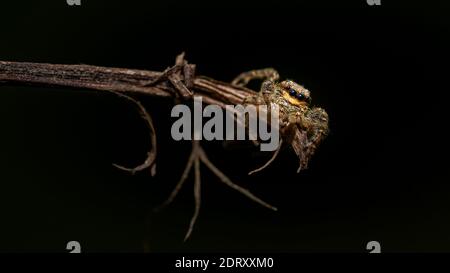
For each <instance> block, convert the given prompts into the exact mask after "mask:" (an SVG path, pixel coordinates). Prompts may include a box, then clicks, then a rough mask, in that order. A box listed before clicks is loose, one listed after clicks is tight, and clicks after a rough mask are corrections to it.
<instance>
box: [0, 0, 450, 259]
mask: <svg viewBox="0 0 450 273" xmlns="http://www.w3.org/2000/svg"><path fill="white" fill-rule="evenodd" d="M391 2H392V1H389V2H388V1H383V0H382V5H381V6H369V5H367V3H366V1H365V0H358V1H345V3H344V1H312V0H310V1H293V2H292V3H288V2H284V1H271V2H262V1H209V2H193V1H126V2H125V1H86V0H85V1H83V0H82V5H81V6H80V7H69V6H68V5H67V4H66V2H65V1H63V0H60V1H51V2H50V1H48V2H46V3H40V2H37V1H33V2H32V1H6V2H5V3H2V4H1V7H0V35H1V36H0V41H1V43H0V59H1V60H9V61H32V62H50V63H65V64H80V63H84V64H92V65H100V66H112V67H129V68H140V69H148V70H163V69H164V68H166V67H167V66H169V65H172V64H173V62H174V58H175V56H176V55H177V54H179V53H180V52H182V51H185V52H186V54H187V59H188V60H189V61H190V62H191V63H195V64H197V68H198V73H200V74H203V75H207V76H210V77H213V78H216V79H220V80H224V81H230V80H231V79H232V78H233V77H234V76H235V75H237V74H239V73H240V72H242V71H246V70H250V69H255V68H263V67H274V68H276V69H278V71H279V72H280V74H281V75H282V77H283V78H291V79H294V80H296V81H297V82H299V83H302V84H304V85H305V86H306V87H307V88H308V89H310V90H311V91H312V96H313V102H314V104H315V105H319V106H321V107H323V108H325V109H326V110H327V112H328V113H329V115H330V119H331V134H330V136H329V137H328V138H327V140H326V141H325V142H324V143H323V145H322V146H321V147H320V149H319V150H318V152H317V154H316V156H315V157H314V158H313V160H312V162H311V164H310V169H309V170H307V171H305V172H303V173H301V174H296V167H297V160H296V157H295V155H294V153H293V152H292V151H291V150H285V151H283V153H282V154H281V156H280V157H279V159H278V160H277V161H276V162H275V163H274V164H273V165H272V166H271V167H270V168H268V169H267V170H265V171H264V172H262V173H259V174H257V175H255V176H251V177H248V176H247V175H246V173H247V172H248V171H249V170H251V169H253V168H255V167H258V166H260V165H261V163H263V162H264V161H265V160H266V159H267V158H268V156H269V155H267V154H255V153H247V152H243V151H239V150H226V149H224V148H223V147H222V145H221V143H205V147H206V148H207V151H208V153H209V156H210V158H211V160H212V161H213V162H214V163H216V165H217V166H219V167H220V168H221V169H222V170H223V171H225V172H226V173H227V174H228V175H229V176H230V177H231V178H232V179H233V180H234V181H236V182H238V183H239V184H240V185H243V186H245V187H247V188H249V189H250V190H251V191H252V192H254V193H255V194H257V195H258V196H260V197H262V198H263V199H264V200H266V201H268V202H270V203H272V204H274V205H276V206H277V207H278V208H279V211H278V212H276V213H274V212H272V211H269V210H267V209H265V208H262V207H260V206H259V205H257V204H254V203H252V202H250V201H249V200H247V199H246V198H245V197H244V196H241V195H240V194H238V193H236V192H234V191H233V190H232V189H230V188H227V187H226V186H225V185H223V184H221V183H220V182H219V181H217V179H216V178H215V177H214V176H212V175H211V174H210V173H209V172H208V171H207V170H206V168H203V176H202V179H203V188H202V190H203V192H202V197H203V200H202V201H203V202H202V209H201V212H200V217H199V219H198V222H197V225H196V228H195V230H194V233H193V235H192V238H191V239H190V240H189V241H188V242H186V243H183V237H184V234H185V232H186V230H187V226H188V223H189V219H190V217H191V215H192V213H193V204H194V203H193V195H192V180H189V183H188V184H187V186H185V188H184V189H183V190H182V192H181V193H180V195H179V197H178V198H177V200H176V201H175V203H174V204H173V205H171V206H170V207H168V208H167V209H166V210H164V211H162V212H160V213H157V214H156V213H153V212H152V208H153V207H154V206H155V205H157V204H159V203H160V202H162V201H163V200H164V199H165V198H166V196H167V195H168V194H169V192H170V191H171V189H172V187H173V186H174V185H175V183H176V181H177V180H178V177H179V176H180V175H181V172H182V170H183V168H184V162H185V161H186V159H187V157H188V154H189V150H190V144H189V143H188V142H175V141H173V140H172V139H171V136H170V126H171V124H172V122H173V119H171V118H170V110H171V107H172V105H171V102H170V101H167V100H164V99H155V98H145V97H143V98H141V99H142V101H143V103H144V104H145V105H146V107H147V108H148V109H149V111H150V112H151V114H152V115H153V118H154V120H155V124H156V127H157V130H158V145H159V146H158V149H159V155H158V159H157V160H158V161H157V167H158V169H157V171H158V175H157V176H156V177H154V178H152V177H151V176H150V175H149V172H143V173H140V174H137V175H135V176H131V175H128V174H126V173H123V172H121V171H119V170H117V169H115V168H114V167H113V166H112V165H111V163H120V164H124V165H129V166H131V165H133V164H137V163H139V162H140V161H141V160H142V159H143V158H144V156H145V153H146V151H147V149H148V143H149V141H148V138H147V134H146V131H145V129H146V128H145V125H144V124H143V123H142V121H141V119H140V117H139V115H138V114H137V113H136V112H135V111H134V108H133V107H132V106H131V105H130V104H129V103H127V102H126V101H123V100H121V99H119V98H117V97H115V96H113V95H110V94H107V93H102V92H96V91H89V90H70V89H62V88H37V87H33V88H31V87H12V86H7V85H2V86H0V111H1V112H0V124H1V135H0V200H1V201H0V208H1V209H0V213H1V214H0V215H1V225H0V251H8V252H9V251H14V252H15V251H17V252H22V251H33V252H34V251H39V252H40V251H61V252H65V251H66V250H65V246H66V243H67V242H68V241H71V240H77V241H79V242H80V243H81V245H82V251H84V252H100V251H101V252H103V251H108V252H109V251H111V252H143V251H150V252H173V251H183V252H184V251H186V252H190V251H202V252H209V251H212V252H216V251H220V252H228V251H230V252H233V251H237V252H247V251H250V252H366V249H365V246H366V243H367V242H368V241H371V240H377V241H379V242H380V243H381V246H382V251H385V252H401V251H408V252H416V251H419V252H434V251H449V250H450V232H449V230H450V200H449V193H450V187H449V184H448V182H449V179H448V178H449V174H448V167H447V166H446V163H448V160H447V151H446V149H447V146H448V145H447V143H446V141H447V139H448V133H447V132H446V129H447V126H448V119H447V109H448V106H447V100H446V91H447V90H448V88H447V76H448V54H447V49H448V47H449V34H450V28H449V27H450V26H449V24H448V18H447V17H448V12H449V7H448V6H446V5H444V4H443V3H444V1H441V2H435V3H430V2H428V1H426V2H425V1H421V2H411V1H403V2H397V4H396V5H397V6H395V7H394V6H392V3H391Z"/></svg>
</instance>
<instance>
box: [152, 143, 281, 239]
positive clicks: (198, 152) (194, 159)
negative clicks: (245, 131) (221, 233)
mask: <svg viewBox="0 0 450 273" xmlns="http://www.w3.org/2000/svg"><path fill="white" fill-rule="evenodd" d="M200 162H203V164H205V165H206V167H208V169H210V170H211V171H212V172H213V173H214V174H215V175H216V176H217V177H218V178H219V179H220V181H221V182H223V183H225V184H226V185H227V186H229V187H231V188H232V189H235V190H237V191H238V192H240V193H242V194H243V195H245V196H246V197H248V198H249V199H250V200H252V201H254V202H256V203H258V204H260V205H262V206H264V207H266V208H268V209H271V210H274V211H277V208H276V207H274V206H272V205H270V204H268V203H266V202H265V201H263V200H261V199H260V198H258V197H256V196H255V195H254V194H253V193H251V192H250V191H249V190H247V189H245V188H242V187H240V186H238V185H236V184H235V183H233V182H232V181H231V180H230V179H229V178H228V177H227V176H226V175H225V174H224V173H222V172H221V171H220V170H219V169H218V168H217V167H216V166H215V165H214V164H213V163H212V162H211V161H210V160H209V158H208V157H207V155H206V153H205V151H204V150H203V148H202V147H201V146H200V144H199V142H198V141H195V140H194V141H193V142H192V152H191V155H190V157H189V159H188V162H187V164H186V167H185V169H184V171H183V174H182V176H181V179H180V181H179V182H178V183H177V185H176V186H175V189H174V190H173V191H172V193H171V194H170V195H169V198H168V199H167V200H166V201H165V202H163V203H162V204H161V205H160V206H158V207H157V208H156V210H160V209H161V208H163V207H165V206H167V205H168V204H170V203H171V202H172V201H173V200H174V199H175V197H176V195H177V194H178V192H179V191H180V189H181V187H182V186H183V184H184V182H185V181H186V179H187V177H188V175H189V171H190V170H191V169H192V166H193V165H194V172H195V184H194V198H195V210H194V215H193V216H192V218H191V221H190V224H189V229H188V231H187V233H186V236H185V238H184V241H186V240H187V239H189V237H190V236H191V234H192V231H193V229H194V225H195V222H196V221H197V218H198V215H199V211H200V201H201V196H200Z"/></svg>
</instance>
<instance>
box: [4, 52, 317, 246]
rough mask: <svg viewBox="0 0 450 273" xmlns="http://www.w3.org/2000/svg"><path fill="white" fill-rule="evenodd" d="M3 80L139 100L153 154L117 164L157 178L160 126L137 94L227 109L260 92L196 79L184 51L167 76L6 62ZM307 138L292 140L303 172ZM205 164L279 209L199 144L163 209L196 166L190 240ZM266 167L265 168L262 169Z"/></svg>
mask: <svg viewBox="0 0 450 273" xmlns="http://www.w3.org/2000/svg"><path fill="white" fill-rule="evenodd" d="M0 82H3V83H7V84H21V85H24V84H27V85H43V86H61V87H70V88H84V89H90V90H100V91H108V92H113V93H115V94H117V95H119V96H120V97H123V98H125V99H127V100H129V101H131V102H133V103H134V104H135V105H136V106H137V108H138V110H139V111H140V113H141V115H142V117H143V119H144V120H145V121H146V123H147V125H148V127H149V132H150V140H151V150H150V151H149V152H148V155H147V158H146V160H145V161H144V163H142V164H141V165H139V166H137V167H134V168H126V167H123V166H120V165H117V164H114V166H116V167H118V168H119V169H122V170H125V171H129V172H131V173H135V172H137V171H141V170H144V169H147V168H150V169H151V173H152V175H154V174H155V170H156V169H155V159H156V133H155V128H154V126H153V122H152V119H151V117H150V115H149V114H148V113H147V111H146V110H145V108H144V106H143V105H142V104H141V103H140V102H139V101H138V100H137V99H135V98H133V97H131V96H132V95H134V94H140V95H148V96H156V97H165V98H175V99H177V100H185V101H188V100H191V99H192V98H193V95H194V94H195V95H196V96H202V98H203V101H204V102H205V103H207V104H215V105H218V106H220V107H223V108H224V107H225V105H227V104H240V103H242V102H243V101H244V99H245V98H246V97H247V96H250V95H254V94H255V93H256V92H255V91H253V90H251V89H248V88H245V87H241V86H237V85H233V84H230V83H225V82H221V81H217V80H214V79H211V78H208V77H205V76H196V75H195V65H193V64H189V63H188V62H187V61H186V60H185V59H184V53H183V54H181V55H179V56H178V57H177V58H176V62H175V65H174V66H172V67H169V68H167V69H166V70H165V71H164V72H155V71H145V70H135V69H124V68H107V67H98V66H90V65H60V64H44V63H26V62H3V61H0ZM306 138H307V137H306V134H305V133H304V132H302V131H297V132H296V135H295V138H294V141H293V142H292V147H293V148H294V151H295V152H296V153H297V155H298V156H299V158H300V159H301V165H300V169H301V168H304V167H306V164H307V162H308V159H309V157H310V154H308V153H305V149H303V147H304V143H305V141H306ZM278 152H279V150H277V151H276V152H275V154H274V156H273V158H275V157H276V155H277V154H278ZM273 158H272V159H271V160H270V161H269V162H268V163H267V164H265V165H264V166H263V167H262V168H265V167H266V166H267V165H268V164H270V162H272V160H273ZM200 162H202V163H204V164H205V166H207V167H208V169H210V170H211V171H212V172H213V173H214V174H215V175H216V176H217V177H218V178H219V179H220V181H221V182H223V183H225V184H226V185H228V186H229V187H231V188H233V189H235V190H237V191H239V192H240V193H242V194H244V195H245V196H247V197H248V198H249V199H251V200H253V201H255V202H256V203H259V204H260V205H262V206H264V207H267V208H269V209H272V210H276V208H275V207H273V206H271V205H269V204H268V203H266V202H264V201H263V200H261V199H260V198H258V197H256V196H255V195H253V194H252V193H251V192H249V191H248V190H247V189H244V188H242V187H240V186H238V185H237V184H235V183H233V182H232V181H231V180H230V179H229V178H228V177H227V176H226V175H225V174H223V173H222V172H221V171H220V170H219V169H218V168H217V167H216V166H215V165H213V164H212V163H211V161H210V160H209V159H208V157H207V156H206V153H205V151H204V150H203V149H202V148H201V146H200V144H199V142H198V141H193V142H192V152H191V155H190V157H189V159H188V161H187V164H186V168H185V170H184V172H183V174H182V176H181V179H180V181H179V182H178V184H177V185H176V187H175V189H174V190H173V192H172V193H171V194H170V196H169V198H168V199H167V200H166V201H165V202H164V203H163V204H162V206H161V207H163V206H165V205H167V204H169V203H171V202H172V201H173V200H174V198H175V197H176V195H177V193H178V192H179V190H180V189H181V187H182V186H183V184H184V182H185V181H186V179H187V177H188V175H189V172H190V170H191V168H192V167H193V166H194V172H195V184H194V196H195V200H196V204H195V212H194V215H193V217H192V219H191V222H190V225H189V229H188V232H187V234H186V236H185V240H186V239H188V238H189V236H190V235H191V233H192V230H193V227H194V224H195V221H196V219H197V216H198V213H199V209H200V200H201V198H200ZM262 168H259V169H257V170H256V171H258V170H260V169H262Z"/></svg>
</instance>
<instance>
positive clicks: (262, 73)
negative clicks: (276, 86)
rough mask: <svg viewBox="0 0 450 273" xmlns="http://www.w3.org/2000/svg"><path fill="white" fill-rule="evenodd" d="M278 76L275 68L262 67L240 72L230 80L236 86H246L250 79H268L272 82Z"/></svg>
mask: <svg viewBox="0 0 450 273" xmlns="http://www.w3.org/2000/svg"><path fill="white" fill-rule="evenodd" d="M279 78H280V75H279V74H278V72H277V71H276V70H275V69H273V68H264V69H258V70H251V71H248V72H244V73H241V74H239V75H238V76H237V77H236V78H235V79H234V80H233V81H232V82H231V84H233V85H237V86H246V85H247V84H248V83H249V82H250V81H251V80H256V79H258V80H270V81H272V82H274V81H277V80H278V79H279Z"/></svg>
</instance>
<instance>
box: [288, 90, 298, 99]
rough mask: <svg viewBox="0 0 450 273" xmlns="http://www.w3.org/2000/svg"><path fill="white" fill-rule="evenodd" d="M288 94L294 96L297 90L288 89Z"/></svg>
mask: <svg viewBox="0 0 450 273" xmlns="http://www.w3.org/2000/svg"><path fill="white" fill-rule="evenodd" d="M289 95H291V96H293V97H295V96H296V95H297V92H296V91H295V90H294V89H289Z"/></svg>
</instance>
